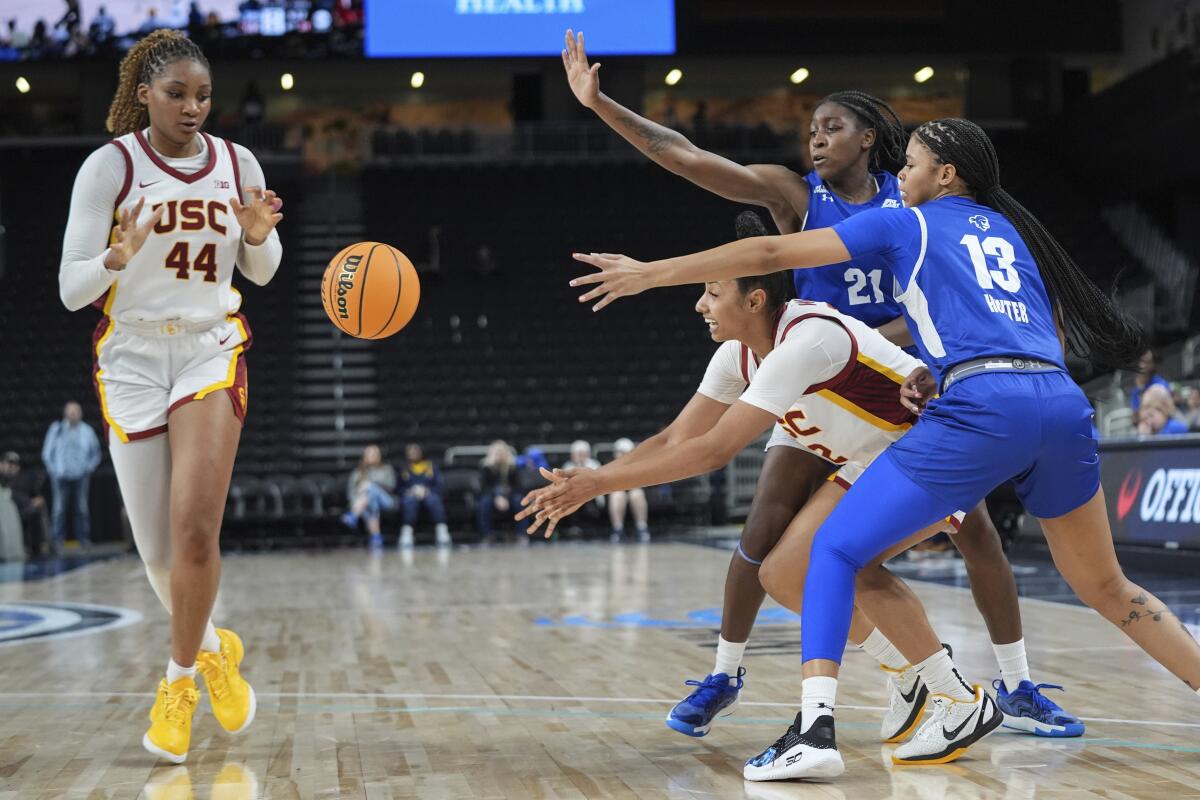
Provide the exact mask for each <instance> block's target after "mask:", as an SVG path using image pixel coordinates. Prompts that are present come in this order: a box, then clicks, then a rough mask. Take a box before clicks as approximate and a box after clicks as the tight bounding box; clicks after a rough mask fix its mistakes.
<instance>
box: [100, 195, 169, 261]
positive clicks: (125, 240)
mask: <svg viewBox="0 0 1200 800" xmlns="http://www.w3.org/2000/svg"><path fill="white" fill-rule="evenodd" d="M145 205H146V198H144V197H143V198H141V199H140V200H138V201H137V205H136V206H134V207H133V208H132V209H125V210H124V211H122V212H121V215H120V216H119V217H118V218H117V226H116V227H115V228H114V229H113V234H112V236H113V238H112V243H111V244H109V246H108V255H106V256H105V257H104V266H105V268H106V269H109V270H112V271H113V272H120V271H121V270H123V269H125V265H126V264H128V263H129V262H130V260H131V259H132V258H133V257H134V256H135V255H137V252H138V251H139V250H141V249H142V245H144V244H145V243H146V239H147V238H149V236H150V232H151V231H152V230H154V226H155V225H157V224H158V223H159V222H161V221H162V218H163V214H164V213H166V210H167V207H166V206H165V205H160V206H159V207H158V208H156V209H154V212H153V213H152V214H150V217H149V218H148V219H147V220H146V221H145V222H143V223H142V224H141V225H139V224H138V221H137V220H138V217H139V216H141V214H142V208H143V207H145Z"/></svg>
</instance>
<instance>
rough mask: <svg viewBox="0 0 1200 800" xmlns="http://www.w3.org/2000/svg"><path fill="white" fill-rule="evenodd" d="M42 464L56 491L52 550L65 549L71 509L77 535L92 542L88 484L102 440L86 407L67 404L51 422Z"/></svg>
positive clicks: (44, 446)
mask: <svg viewBox="0 0 1200 800" xmlns="http://www.w3.org/2000/svg"><path fill="white" fill-rule="evenodd" d="M42 463H43V464H45V465H46V473H47V474H48V475H49V476H50V483H51V486H52V488H53V490H54V503H53V507H54V511H53V533H54V536H53V541H52V544H51V550H52V551H53V552H55V553H57V552H59V551H60V550H61V549H62V544H63V537H64V535H65V533H66V527H67V511H68V509H70V510H71V511H72V513H73V514H74V518H75V519H74V528H75V538H76V539H78V540H79V543H80V544H82V545H84V546H85V547H87V546H90V545H91V543H92V526H91V517H90V515H89V512H88V485H89V483H90V481H91V477H92V473H93V472H95V471H96V467H98V466H100V440H99V439H97V438H96V432H95V431H94V430H92V426H91V425H88V424H87V423H86V422H84V421H83V409H81V408H80V407H79V403H76V402H75V401H73V400H72V401H71V402H69V403H67V404H66V405H65V406H63V418H62V419H60V420H58V421H57V422H54V423H53V424H51V425H50V429H49V430H48V431H46V440H45V441H44V442H43V443H42Z"/></svg>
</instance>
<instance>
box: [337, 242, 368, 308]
mask: <svg viewBox="0 0 1200 800" xmlns="http://www.w3.org/2000/svg"><path fill="white" fill-rule="evenodd" d="M361 261H362V256H350V257H349V258H347V259H346V263H345V264H342V267H341V269H342V274H341V275H340V276H338V282H337V313H338V316H339V317H341V318H342V319H350V312H349V311H348V310H347V308H346V295H347V294H349V293H350V290H351V289H353V288H354V273H355V272H357V271H358V265H359V263H360V262H361Z"/></svg>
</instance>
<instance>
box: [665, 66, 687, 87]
mask: <svg viewBox="0 0 1200 800" xmlns="http://www.w3.org/2000/svg"><path fill="white" fill-rule="evenodd" d="M663 80H664V81H665V82H666V84H667V86H674V85H675V84H677V83H679V82H680V81H681V80H683V70H681V69H673V70H671V71H670V72H668V73H667V77H666V78H664V79H663Z"/></svg>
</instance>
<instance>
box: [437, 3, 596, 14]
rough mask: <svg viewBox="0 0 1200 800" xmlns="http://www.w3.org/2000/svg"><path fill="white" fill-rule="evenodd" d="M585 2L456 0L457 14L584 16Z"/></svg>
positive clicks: (455, 10)
mask: <svg viewBox="0 0 1200 800" xmlns="http://www.w3.org/2000/svg"><path fill="white" fill-rule="evenodd" d="M585 11H587V9H586V8H584V0H455V3H454V13H455V14H582V13H584V12H585Z"/></svg>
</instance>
